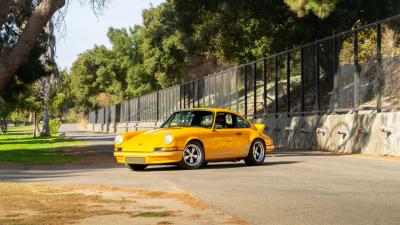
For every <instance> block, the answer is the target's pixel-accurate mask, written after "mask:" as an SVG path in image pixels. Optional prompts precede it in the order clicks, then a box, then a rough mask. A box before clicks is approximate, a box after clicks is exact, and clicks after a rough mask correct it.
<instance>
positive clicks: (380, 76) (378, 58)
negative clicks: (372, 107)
mask: <svg viewBox="0 0 400 225" xmlns="http://www.w3.org/2000/svg"><path fill="white" fill-rule="evenodd" d="M381 67H382V28H381V24H380V23H378V24H377V25H376V73H377V78H378V97H377V100H376V111H377V112H381V111H382V90H383V74H382V72H381Z"/></svg>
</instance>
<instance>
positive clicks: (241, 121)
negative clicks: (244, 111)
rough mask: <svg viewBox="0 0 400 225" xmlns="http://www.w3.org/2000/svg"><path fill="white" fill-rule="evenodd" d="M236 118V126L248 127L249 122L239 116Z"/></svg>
mask: <svg viewBox="0 0 400 225" xmlns="http://www.w3.org/2000/svg"><path fill="white" fill-rule="evenodd" d="M236 120H237V128H249V127H250V124H249V123H248V122H247V121H246V120H244V119H242V118H240V117H236Z"/></svg>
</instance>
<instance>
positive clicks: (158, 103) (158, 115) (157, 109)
mask: <svg viewBox="0 0 400 225" xmlns="http://www.w3.org/2000/svg"><path fill="white" fill-rule="evenodd" d="M159 108H160V93H159V91H156V121H158V119H159V118H160V109H159Z"/></svg>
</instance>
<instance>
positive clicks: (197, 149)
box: [178, 141, 204, 170]
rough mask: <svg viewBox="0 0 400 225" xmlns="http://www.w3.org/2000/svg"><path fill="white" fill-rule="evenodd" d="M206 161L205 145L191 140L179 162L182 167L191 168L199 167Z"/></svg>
mask: <svg viewBox="0 0 400 225" xmlns="http://www.w3.org/2000/svg"><path fill="white" fill-rule="evenodd" d="M203 162H204V149H203V146H202V145H201V144H200V143H198V142H196V141H191V142H189V144H187V145H186V147H185V150H183V155H182V161H181V162H180V163H179V164H178V166H179V167H180V168H181V169H186V170H191V169H197V168H199V167H200V166H201V165H203Z"/></svg>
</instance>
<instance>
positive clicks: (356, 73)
mask: <svg viewBox="0 0 400 225" xmlns="http://www.w3.org/2000/svg"><path fill="white" fill-rule="evenodd" d="M353 47H354V48H353V50H354V67H355V71H354V80H353V82H354V83H353V91H354V93H353V95H354V96H353V100H354V105H353V107H354V112H357V111H358V104H359V103H358V84H359V80H358V79H359V73H360V72H359V64H358V32H357V31H354V32H353Z"/></svg>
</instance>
